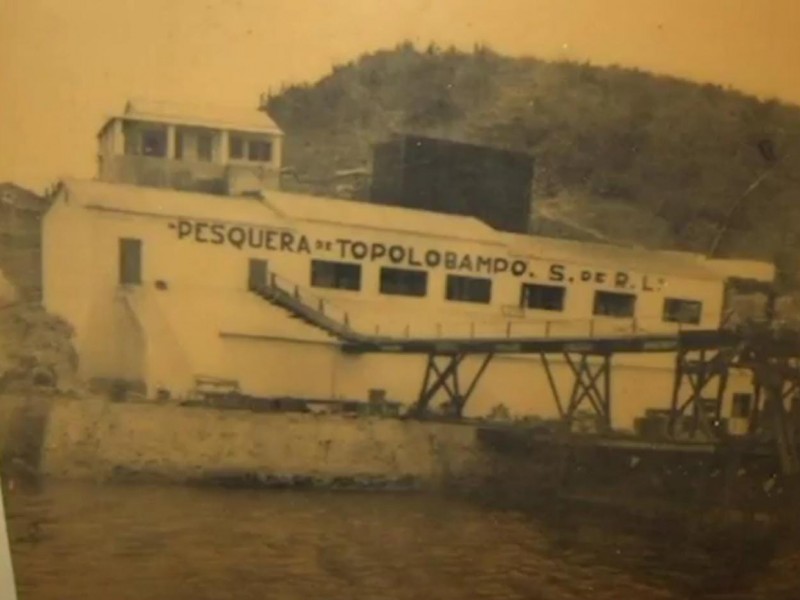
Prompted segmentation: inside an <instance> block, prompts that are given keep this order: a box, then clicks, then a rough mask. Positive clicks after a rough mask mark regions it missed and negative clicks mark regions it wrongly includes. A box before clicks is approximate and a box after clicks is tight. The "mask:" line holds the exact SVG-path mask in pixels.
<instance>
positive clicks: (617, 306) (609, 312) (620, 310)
mask: <svg viewBox="0 0 800 600" xmlns="http://www.w3.org/2000/svg"><path fill="white" fill-rule="evenodd" d="M635 311H636V296H635V295H634V294H620V293H619V292H595V293H594V314H595V315H597V316H601V317H619V318H624V317H632V316H633V315H634V313H635Z"/></svg>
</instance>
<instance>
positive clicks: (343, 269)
mask: <svg viewBox="0 0 800 600" xmlns="http://www.w3.org/2000/svg"><path fill="white" fill-rule="evenodd" d="M311 285H312V286H314V287H321V288H334V289H339V290H354V291H358V290H360V289H361V265H357V264H353V263H340V262H331V261H327V260H312V261H311Z"/></svg>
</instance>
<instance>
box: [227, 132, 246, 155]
mask: <svg viewBox="0 0 800 600" xmlns="http://www.w3.org/2000/svg"><path fill="white" fill-rule="evenodd" d="M229 144H230V146H229V149H230V152H229V154H230V158H232V159H234V160H241V159H243V158H244V140H243V139H242V138H241V137H239V136H231V138H230V142H229Z"/></svg>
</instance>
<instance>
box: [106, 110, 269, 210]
mask: <svg viewBox="0 0 800 600" xmlns="http://www.w3.org/2000/svg"><path fill="white" fill-rule="evenodd" d="M282 144H283V132H282V131H281V129H280V127H278V126H277V125H276V124H275V122H274V121H272V119H270V118H269V116H268V115H267V114H266V113H265V112H263V111H261V110H257V109H231V108H213V107H209V106H182V105H175V104H171V103H167V102H153V101H142V100H133V101H129V102H128V103H127V105H126V106H125V109H124V111H123V112H122V113H120V114H118V115H114V116H112V117H110V118H109V119H108V120H107V121H106V122H105V124H104V125H103V127H102V128H101V129H100V132H99V133H98V146H99V169H98V171H99V172H98V176H99V179H100V180H101V181H108V182H117V183H130V184H134V185H140V186H152V187H164V188H172V189H179V190H190V191H203V192H206V193H212V194H222V195H232V196H236V195H244V194H255V193H258V192H260V191H261V190H263V189H270V188H277V187H278V180H279V173H280V168H281V154H282Z"/></svg>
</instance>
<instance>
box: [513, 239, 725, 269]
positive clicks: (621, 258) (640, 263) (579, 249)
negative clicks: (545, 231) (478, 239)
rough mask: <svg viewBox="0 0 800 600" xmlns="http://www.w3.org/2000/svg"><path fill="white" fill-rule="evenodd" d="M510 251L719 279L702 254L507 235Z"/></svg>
mask: <svg viewBox="0 0 800 600" xmlns="http://www.w3.org/2000/svg"><path fill="white" fill-rule="evenodd" d="M505 235H506V236H507V239H508V246H509V251H510V252H512V253H514V254H517V255H520V256H527V257H533V258H543V257H546V258H547V259H548V260H551V261H563V262H565V263H572V264H577V265H586V266H587V267H588V266H594V267H597V268H607V269H614V270H627V271H635V272H640V273H641V272H647V271H649V272H652V273H658V274H663V275H674V276H679V277H687V278H690V279H720V276H719V273H718V272H717V271H716V270H714V269H711V268H709V266H708V265H707V264H706V259H705V257H704V256H703V255H701V254H694V253H690V252H676V251H669V250H647V249H644V248H632V247H628V246H617V245H614V244H605V243H599V242H581V241H576V240H566V239H558V238H548V237H534V236H526V235H520V234H511V233H509V234H505Z"/></svg>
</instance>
